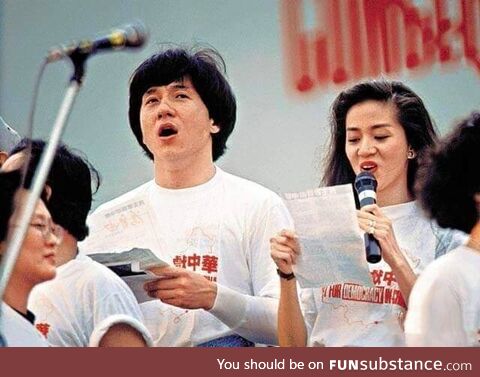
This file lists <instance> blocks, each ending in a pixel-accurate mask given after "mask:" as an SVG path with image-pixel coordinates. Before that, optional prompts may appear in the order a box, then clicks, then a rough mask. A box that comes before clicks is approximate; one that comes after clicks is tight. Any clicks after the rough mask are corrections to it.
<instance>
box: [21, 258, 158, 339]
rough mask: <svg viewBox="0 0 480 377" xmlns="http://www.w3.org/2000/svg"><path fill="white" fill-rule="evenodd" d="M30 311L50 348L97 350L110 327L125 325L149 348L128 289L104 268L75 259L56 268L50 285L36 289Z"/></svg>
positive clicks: (136, 305) (137, 309)
mask: <svg viewBox="0 0 480 377" xmlns="http://www.w3.org/2000/svg"><path fill="white" fill-rule="evenodd" d="M28 304H29V305H28V306H29V308H31V310H32V311H33V312H34V313H35V314H36V318H35V324H36V327H37V329H39V331H40V332H41V333H42V334H43V335H44V336H45V337H46V339H47V340H48V342H49V343H50V344H51V345H53V346H64V347H87V346H98V344H99V342H100V340H101V338H102V337H103V335H105V333H106V332H107V331H108V329H109V328H110V327H111V326H113V325H114V324H118V323H125V324H128V325H130V326H132V327H133V328H135V329H136V330H138V331H139V332H140V333H141V334H142V335H143V337H144V339H145V340H146V342H147V344H150V343H151V338H150V335H149V334H148V331H147V330H146V328H145V326H144V325H143V324H142V320H143V316H142V313H141V310H140V307H139V305H138V303H137V300H136V299H135V296H134V295H133V293H132V292H131V290H130V288H128V286H127V285H126V284H125V283H124V282H123V281H122V279H120V278H119V277H118V276H117V275H115V274H114V273H113V272H112V271H110V270H109V269H108V268H106V267H105V266H102V265H101V264H99V263H97V262H95V261H93V260H92V259H91V258H89V257H87V256H84V255H78V256H77V257H76V258H75V259H72V260H71V261H69V262H67V263H65V264H64V265H62V266H60V267H59V268H57V276H56V277H55V279H53V280H50V281H48V282H45V283H42V284H39V285H37V286H36V287H35V288H34V289H33V291H32V293H31V294H30V298H29V302H28Z"/></svg>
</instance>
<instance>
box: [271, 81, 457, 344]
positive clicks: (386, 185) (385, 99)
mask: <svg viewBox="0 0 480 377" xmlns="http://www.w3.org/2000/svg"><path fill="white" fill-rule="evenodd" d="M435 140H436V136H435V130H434V127H433V124H432V121H431V119H430V116H429V114H428V112H427V110H426V108H425V106H424V104H423V102H422V100H421V99H420V98H419V97H418V96H417V95H416V94H415V93H414V92H413V91H412V90H411V89H409V88H408V87H407V86H405V85H404V84H402V83H400V82H395V81H386V80H381V81H367V82H362V83H359V84H356V85H354V86H353V87H351V88H348V89H346V90H345V91H343V92H341V93H340V94H339V95H338V97H337V98H336V99H335V101H334V103H333V106H332V116H331V143H330V150H329V153H328V156H327V158H326V166H325V174H324V177H323V184H325V185H327V186H331V185H340V184H347V183H353V182H354V180H355V176H356V175H357V174H359V173H360V172H362V171H369V172H371V173H372V174H373V175H374V176H375V178H376V180H377V182H378V187H377V203H378V204H374V205H369V206H364V207H363V208H362V209H360V210H358V211H357V217H358V224H359V226H360V228H361V229H362V230H363V231H365V232H369V233H371V234H373V236H374V237H375V238H376V240H377V241H378V242H379V245H380V248H381V250H382V260H381V261H380V262H379V263H377V264H369V269H370V273H371V275H372V280H373V283H374V285H375V287H374V288H368V287H364V289H365V290H366V292H368V293H369V294H367V295H365V297H366V298H365V299H364V300H361V301H359V300H355V301H353V300H351V299H350V300H349V297H347V296H345V297H344V296H343V295H342V296H341V297H338V295H336V294H334V293H332V294H330V293H331V292H334V291H335V292H336V291H338V284H336V288H337V289H336V290H334V289H329V288H334V287H320V288H318V289H305V290H302V292H301V301H302V306H300V303H299V301H298V299H297V286H296V279H290V280H286V279H281V296H280V304H279V325H278V327H279V341H280V344H281V345H287V346H288V345H306V344H307V343H308V344H309V345H314V346H322V345H325V346H401V345H403V344H404V333H403V328H402V323H403V319H404V316H405V312H406V309H407V307H406V302H408V297H409V295H410V291H411V289H412V286H413V284H414V282H415V280H416V276H417V274H418V273H419V272H420V271H421V270H423V269H424V268H425V266H426V265H427V264H429V263H430V262H431V261H433V260H434V258H435V257H437V256H439V255H442V254H444V253H445V252H446V251H447V250H449V249H451V248H453V247H454V246H457V245H458V244H459V243H460V242H463V241H464V236H462V234H461V233H458V234H456V233H454V232H451V231H445V230H440V229H439V228H438V227H437V226H436V225H435V224H433V223H431V222H430V221H429V220H428V219H426V218H425V217H424V215H423V214H422V212H421V210H420V208H419V206H418V205H417V203H416V201H415V192H414V189H413V185H414V181H415V173H416V171H417V167H418V159H419V158H420V157H421V156H422V155H423V154H424V151H425V150H426V149H427V148H429V147H430V146H432V145H433V144H434V143H435ZM299 252H301V251H300V246H299V244H298V241H297V239H296V238H295V234H294V233H293V232H292V231H288V230H284V231H283V232H280V233H279V234H277V236H275V237H273V238H272V240H271V255H272V258H273V259H274V260H275V262H276V263H277V266H278V268H279V269H280V271H282V272H284V273H285V274H290V273H292V265H293V264H294V260H295V257H296V255H297V254H298V253H299ZM359 252H364V251H362V250H359ZM338 283H339V284H341V289H340V291H342V292H343V290H344V289H346V288H348V287H349V286H351V284H352V283H353V282H348V281H345V282H338ZM387 292H388V294H387ZM369 297H370V298H369ZM302 310H303V313H302ZM302 314H303V315H302ZM303 316H304V318H305V319H304V318H303ZM305 324H306V326H305Z"/></svg>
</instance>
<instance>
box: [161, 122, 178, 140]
mask: <svg viewBox="0 0 480 377" xmlns="http://www.w3.org/2000/svg"><path fill="white" fill-rule="evenodd" d="M177 133H178V131H177V129H176V128H175V126H174V125H170V124H167V125H165V126H162V127H160V130H159V132H158V136H160V137H170V136H173V135H176V134H177Z"/></svg>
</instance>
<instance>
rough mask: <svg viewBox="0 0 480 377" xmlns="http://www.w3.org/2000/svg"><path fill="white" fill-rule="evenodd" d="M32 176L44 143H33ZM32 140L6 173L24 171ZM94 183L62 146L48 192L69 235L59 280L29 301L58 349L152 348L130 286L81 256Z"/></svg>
mask: <svg viewBox="0 0 480 377" xmlns="http://www.w3.org/2000/svg"><path fill="white" fill-rule="evenodd" d="M30 144H31V163H30V164H29V173H28V174H29V175H33V173H34V169H35V168H36V167H37V166H38V163H39V161H40V157H41V154H42V152H43V150H44V148H45V143H44V142H43V141H41V140H33V141H31V143H30ZM28 146H29V141H28V140H27V139H24V140H22V141H21V143H19V144H18V145H17V146H16V147H15V148H14V149H13V150H12V154H11V156H10V157H9V158H8V159H7V161H6V162H5V164H4V166H3V169H6V170H7V169H12V168H17V167H19V166H22V165H23V163H24V161H25V155H26V153H25V152H26V150H27V148H28ZM92 181H93V182H94V183H96V184H97V187H98V184H99V175H98V172H97V171H96V170H95V168H94V167H93V166H92V165H91V164H90V163H89V162H88V161H87V160H86V158H84V157H82V156H81V155H79V154H77V153H75V152H73V151H72V150H70V149H69V148H68V147H67V146H66V145H63V144H61V145H60V146H59V147H58V149H57V152H56V154H55V157H54V160H53V163H52V167H51V169H50V172H49V175H48V178H47V182H46V188H47V191H48V192H49V193H50V195H49V198H48V201H47V207H48V209H49V210H50V213H51V214H52V218H53V221H54V222H55V223H56V224H57V225H58V226H61V227H62V229H63V230H64V232H63V240H62V242H61V243H60V244H59V246H58V251H57V257H56V265H57V267H58V268H57V276H56V278H55V279H54V280H52V281H49V282H47V283H44V284H41V285H39V286H37V287H36V288H35V289H34V290H33V292H32V294H31V296H30V300H29V308H31V309H32V310H33V311H34V312H35V313H36V321H35V324H36V326H37V329H38V330H39V331H40V332H42V333H43V335H44V336H45V338H46V339H47V340H48V342H49V343H50V344H51V345H53V346H71V347H86V346H100V347H109V346H110V347H120V346H125V347H135V346H139V347H141V346H145V345H146V344H149V342H150V341H151V340H150V336H149V334H148V331H147V330H146V328H145V326H144V325H143V324H142V321H143V316H142V313H141V310H140V307H139V305H138V303H137V301H136V299H135V297H134V295H133V293H132V292H131V290H130V289H129V288H128V286H127V285H126V284H125V283H124V282H123V281H122V280H121V279H120V278H119V277H118V276H117V275H116V274H114V273H113V272H112V271H110V270H109V269H108V268H106V267H104V266H102V265H101V264H99V263H97V262H95V261H93V260H92V259H90V258H89V257H87V256H84V255H80V254H78V247H77V244H78V242H79V241H82V240H83V239H84V238H85V237H86V236H87V234H88V227H87V225H86V219H87V215H88V212H89V210H90V208H91V206H92Z"/></svg>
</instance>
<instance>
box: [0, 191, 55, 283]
mask: <svg viewBox="0 0 480 377" xmlns="http://www.w3.org/2000/svg"><path fill="white" fill-rule="evenodd" d="M23 200H25V193H24V192H20V193H18V194H17V195H16V199H15V203H16V204H17V205H16V206H15V207H16V208H18V204H19V201H23ZM9 226H10V227H16V226H18V211H15V212H14V214H13V216H12V217H11V219H10V224H9ZM52 226H53V223H52V219H51V217H50V213H49V212H48V210H47V208H46V207H45V204H44V203H43V201H42V200H39V201H38V204H37V207H36V208H35V212H34V214H33V217H32V219H31V220H30V225H29V227H28V229H27V233H26V235H25V239H24V242H23V245H22V247H21V249H20V254H19V256H18V259H17V261H16V263H15V267H14V269H13V271H12V278H13V277H14V276H15V277H17V278H19V279H20V280H22V281H23V282H25V283H26V284H28V285H31V286H32V287H33V286H34V285H36V284H39V283H41V282H44V281H46V280H50V279H53V278H54V277H55V273H56V271H55V255H56V249H57V245H58V243H59V239H58V238H56V237H55V236H54V235H53V234H52V233H51V229H52ZM5 248H6V245H5V244H4V245H2V249H3V250H5Z"/></svg>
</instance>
